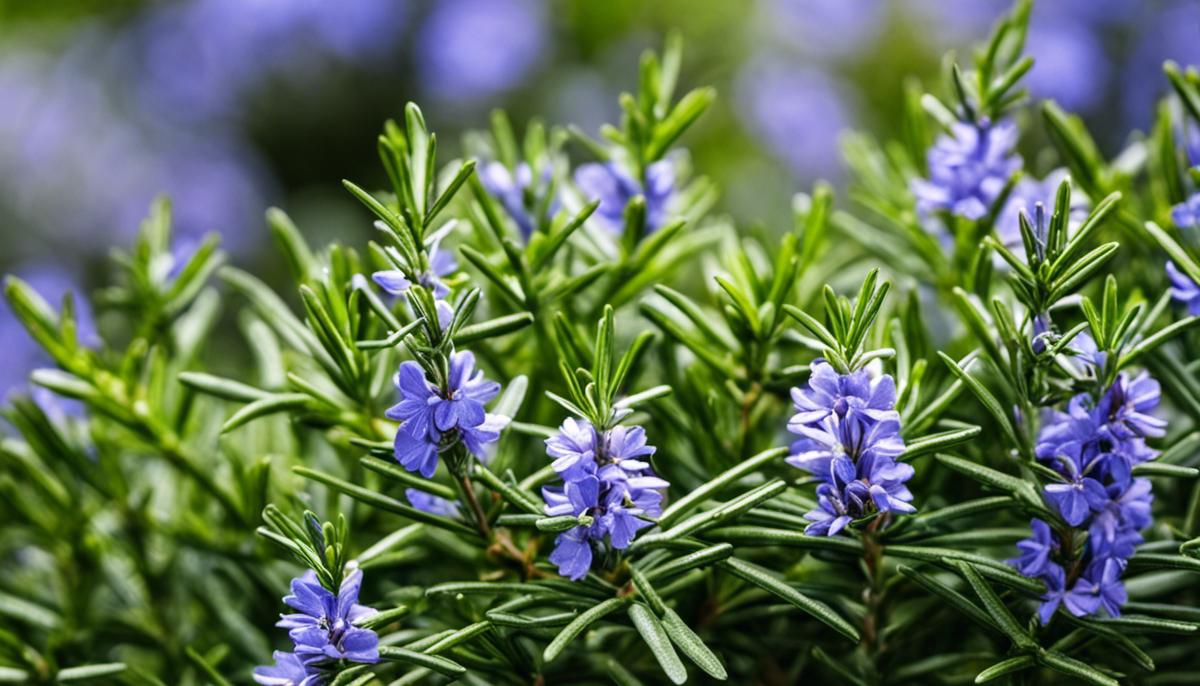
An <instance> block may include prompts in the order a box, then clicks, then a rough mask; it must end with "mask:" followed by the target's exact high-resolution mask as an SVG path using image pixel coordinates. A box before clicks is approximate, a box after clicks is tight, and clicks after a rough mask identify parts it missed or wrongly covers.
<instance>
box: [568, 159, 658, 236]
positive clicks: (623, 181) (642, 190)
mask: <svg viewBox="0 0 1200 686" xmlns="http://www.w3.org/2000/svg"><path fill="white" fill-rule="evenodd" d="M645 177H646V178H645V181H646V183H645V185H644V186H643V185H642V183H641V182H640V181H639V180H637V179H635V178H633V177H632V176H630V175H629V173H628V172H627V171H625V169H624V168H623V167H622V166H621V165H620V164H618V163H616V162H606V163H604V164H599V163H592V164H583V165H580V166H579V168H578V169H576V170H575V184H576V185H577V186H579V190H580V191H582V192H583V194H584V196H586V197H587V199H588V200H599V201H600V206H599V207H597V208H596V212H595V214H593V215H592V218H593V219H595V220H596V221H597V222H599V223H600V225H601V226H603V227H605V228H607V229H608V230H610V231H613V232H620V231H622V229H623V228H624V226H625V206H626V205H628V204H629V201H630V200H633V199H634V198H635V197H636V196H639V195H640V196H642V198H643V199H644V200H645V201H646V221H645V227H646V232H647V233H650V232H653V231H656V230H658V229H660V228H662V226H663V224H665V223H666V220H667V217H668V215H669V210H670V205H671V201H672V200H673V199H674V198H675V182H676V178H675V165H674V164H673V163H672V162H671V160H670V159H664V160H659V161H658V162H655V163H653V164H651V165H649V166H647V167H646V172H645Z"/></svg>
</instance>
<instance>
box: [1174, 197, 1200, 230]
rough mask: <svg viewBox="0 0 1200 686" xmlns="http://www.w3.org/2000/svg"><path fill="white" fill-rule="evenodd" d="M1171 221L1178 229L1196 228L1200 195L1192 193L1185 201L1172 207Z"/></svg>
mask: <svg viewBox="0 0 1200 686" xmlns="http://www.w3.org/2000/svg"><path fill="white" fill-rule="evenodd" d="M1171 221H1172V222H1173V223H1174V224H1175V226H1176V227H1177V228H1180V229H1194V228H1196V225H1197V224H1200V193H1193V194H1192V195H1191V196H1189V197H1188V199H1187V200H1184V201H1183V202H1181V203H1179V204H1178V205H1176V206H1174V207H1172V208H1171Z"/></svg>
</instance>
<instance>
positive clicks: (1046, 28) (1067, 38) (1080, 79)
mask: <svg viewBox="0 0 1200 686" xmlns="http://www.w3.org/2000/svg"><path fill="white" fill-rule="evenodd" d="M1026 50H1027V51H1028V54H1029V55H1031V56H1032V57H1033V59H1034V65H1033V69H1032V70H1031V71H1030V72H1029V74H1028V75H1026V77H1025V84H1026V86H1028V87H1029V92H1030V94H1031V95H1033V96H1034V97H1037V98H1046V99H1052V100H1055V101H1057V102H1058V103H1059V104H1060V105H1062V106H1063V107H1064V108H1066V109H1068V110H1091V109H1094V108H1095V107H1096V106H1097V105H1099V104H1100V102H1101V100H1102V98H1103V97H1104V91H1105V87H1106V86H1107V85H1108V74H1109V70H1110V67H1109V62H1108V58H1107V57H1106V55H1105V52H1104V45H1103V43H1102V42H1101V40H1100V38H1099V37H1098V36H1097V35H1096V33H1095V32H1094V31H1092V30H1091V29H1089V28H1088V27H1087V26H1086V25H1083V24H1079V23H1074V22H1069V21H1064V22H1058V21H1055V22H1053V23H1051V22H1039V21H1036V20H1035V21H1033V22H1032V25H1031V26H1030V27H1029V37H1028V40H1027V41H1026Z"/></svg>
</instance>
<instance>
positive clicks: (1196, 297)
mask: <svg viewBox="0 0 1200 686" xmlns="http://www.w3.org/2000/svg"><path fill="white" fill-rule="evenodd" d="M1167 278H1168V279H1170V281H1171V289H1170V290H1171V297H1172V298H1174V299H1175V300H1178V301H1179V302H1181V303H1183V304H1184V305H1185V306H1187V311H1188V314H1190V315H1192V316H1195V315H1198V314H1200V285H1196V282H1195V281H1193V280H1192V277H1190V276H1188V275H1187V274H1184V273H1183V272H1181V271H1179V267H1176V266H1175V263H1174V262H1167Z"/></svg>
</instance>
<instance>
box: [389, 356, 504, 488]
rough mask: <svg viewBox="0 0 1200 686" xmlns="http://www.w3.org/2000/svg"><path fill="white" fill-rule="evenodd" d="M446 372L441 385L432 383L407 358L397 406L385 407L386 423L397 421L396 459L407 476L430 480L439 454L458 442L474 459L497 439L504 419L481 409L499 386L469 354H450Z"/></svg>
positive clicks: (399, 378)
mask: <svg viewBox="0 0 1200 686" xmlns="http://www.w3.org/2000/svg"><path fill="white" fill-rule="evenodd" d="M449 367H450V368H449V373H448V374H447V375H446V379H445V382H444V383H442V384H434V383H431V382H430V381H429V380H428V379H427V378H426V375H425V370H424V369H423V368H422V367H421V365H420V364H419V363H417V362H414V361H412V360H409V361H407V362H405V363H404V364H402V365H400V371H399V372H397V373H396V377H395V383H396V388H397V389H399V391H400V402H399V403H397V404H396V405H394V406H393V407H391V408H390V409H388V411H387V413H386V415H387V417H388V419H392V420H395V421H398V422H402V424H401V425H400V429H399V430H398V431H397V432H396V442H395V452H396V460H397V461H398V462H399V463H400V464H401V465H402V466H403V467H404V468H405V469H407V470H408V471H410V472H420V473H421V476H424V477H425V478H427V479H428V478H430V477H432V476H433V473H434V472H435V471H436V470H437V465H438V454H439V453H441V452H444V451H446V450H449V449H451V448H452V447H454V446H455V445H457V444H459V443H460V442H461V443H462V444H463V445H465V446H466V448H467V450H469V451H470V452H471V454H473V455H475V456H476V457H479V458H482V457H484V456H485V452H484V448H485V446H486V445H487V444H488V443H493V442H495V441H496V440H497V439H498V438H500V430H501V429H503V428H504V427H505V426H506V425H507V424H508V421H509V420H508V417H502V416H500V415H495V414H490V413H488V412H486V411H485V410H484V408H483V406H484V404H486V403H487V402H488V401H490V400H491V399H492V398H494V397H495V396H496V394H497V393H499V392H500V384H498V383H496V382H495V381H489V380H487V379H485V378H484V376H483V372H482V371H476V369H475V355H474V354H472V353H471V352H469V351H462V352H453V353H451V354H450V360H449Z"/></svg>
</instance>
